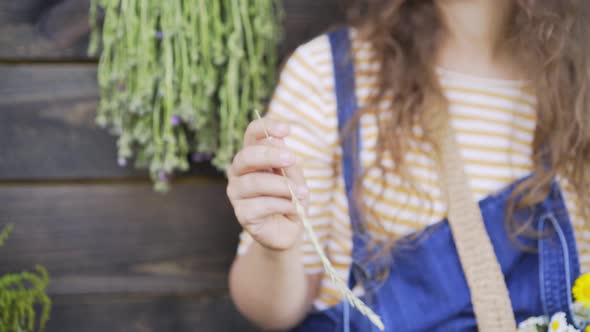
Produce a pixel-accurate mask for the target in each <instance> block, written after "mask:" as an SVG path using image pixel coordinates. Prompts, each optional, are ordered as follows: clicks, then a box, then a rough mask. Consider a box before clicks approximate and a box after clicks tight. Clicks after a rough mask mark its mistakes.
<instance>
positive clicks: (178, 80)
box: [89, 0, 281, 190]
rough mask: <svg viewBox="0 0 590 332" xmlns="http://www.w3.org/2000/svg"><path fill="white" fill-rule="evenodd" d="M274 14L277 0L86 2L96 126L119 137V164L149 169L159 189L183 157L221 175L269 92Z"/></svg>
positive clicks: (276, 25)
mask: <svg viewBox="0 0 590 332" xmlns="http://www.w3.org/2000/svg"><path fill="white" fill-rule="evenodd" d="M99 7H100V8H102V9H103V10H104V12H105V19H104V24H103V27H102V38H99V37H98V36H99V35H100V33H101V31H100V28H99V27H98V24H96V16H97V14H96V13H97V11H98V8H99ZM280 13H281V10H280V1H279V0H249V1H241V0H216V1H208V0H167V1H161V0H94V1H93V5H92V8H91V15H90V16H91V25H92V27H93V28H94V33H93V37H91V45H90V48H89V51H90V52H96V50H97V49H98V40H99V39H100V40H102V43H101V44H102V48H103V50H102V55H101V58H100V64H99V70H98V81H99V86H100V89H101V102H100V106H99V112H98V115H97V123H98V124H99V125H101V126H104V127H106V128H109V129H110V131H111V132H113V133H114V134H115V135H117V136H119V139H118V143H117V145H118V149H119V161H120V164H125V161H126V160H129V159H135V163H136V166H138V167H142V168H149V170H150V174H151V177H152V179H153V180H154V181H155V186H156V189H157V190H166V189H167V188H168V176H169V175H171V174H172V173H174V172H176V171H184V170H187V169H188V168H189V162H188V160H189V158H190V156H191V155H196V159H199V160H201V159H203V158H204V157H207V156H211V155H214V156H215V158H214V159H213V164H214V165H215V166H216V167H218V168H219V169H221V170H225V168H226V167H227V166H228V165H229V163H230V162H231V159H232V157H233V155H234V154H235V152H236V151H237V149H239V148H240V147H241V143H242V142H241V140H242V133H243V132H244V130H245V127H246V126H247V124H248V122H249V121H250V119H251V118H250V115H251V114H252V110H254V109H257V108H258V109H260V108H263V107H262V106H263V105H264V104H265V102H266V100H267V98H268V96H269V95H270V93H271V90H272V88H273V86H274V84H275V79H276V70H277V43H278V41H279V37H280V32H279V19H280V16H281V15H280Z"/></svg>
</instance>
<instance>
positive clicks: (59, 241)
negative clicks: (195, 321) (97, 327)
mask: <svg viewBox="0 0 590 332" xmlns="http://www.w3.org/2000/svg"><path fill="white" fill-rule="evenodd" d="M0 200H1V201H2V204H0V216H1V217H0V218H1V219H0V226H2V225H4V224H7V223H12V224H14V226H15V230H14V233H13V234H12V235H11V237H10V238H9V240H8V241H7V243H6V244H5V246H4V247H3V248H2V249H1V250H0V275H1V274H3V273H8V272H15V271H21V270H27V269H31V268H32V267H33V266H34V265H35V264H41V265H43V266H45V267H46V268H47V269H48V271H49V273H50V274H51V279H52V282H51V284H50V293H51V294H52V295H71V294H90V293H91V294H101V293H128V294H150V293H155V294H183V295H190V294H199V293H202V292H210V291H224V290H225V289H226V288H227V271H228V268H229V264H230V262H231V260H232V259H233V256H234V254H235V250H236V244H237V241H238V233H239V225H238V224H237V222H236V221H235V219H234V216H233V210H232V209H231V206H230V204H229V202H228V201H227V199H226V198H225V183H224V182H221V181H201V182H195V183H192V182H188V183H176V184H175V186H174V189H173V190H172V191H171V192H170V193H169V194H167V195H162V194H157V193H154V192H153V191H152V188H151V185H150V184H149V183H147V182H146V183H145V184H106V185H98V184H97V185H45V186H36V185H18V186H16V185H15V186H6V185H4V186H0Z"/></svg>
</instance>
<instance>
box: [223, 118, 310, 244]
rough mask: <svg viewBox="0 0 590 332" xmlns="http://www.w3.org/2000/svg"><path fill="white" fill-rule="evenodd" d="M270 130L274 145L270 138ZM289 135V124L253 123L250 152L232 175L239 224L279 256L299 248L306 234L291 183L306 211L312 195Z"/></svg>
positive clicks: (248, 143) (229, 190) (240, 158)
mask: <svg viewBox="0 0 590 332" xmlns="http://www.w3.org/2000/svg"><path fill="white" fill-rule="evenodd" d="M265 128H266V129H267V130H268V134H269V135H270V136H271V137H272V140H268V139H267V138H266V135H265ZM287 135H289V127H288V126H287V125H286V124H284V123H279V122H275V121H271V120H269V119H260V120H255V121H253V122H252V123H250V125H249V126H248V129H247V130H246V134H245V136H244V148H243V149H242V150H241V151H240V152H239V153H238V154H237V155H236V156H235V158H234V160H233V163H232V165H231V167H230V168H229V170H228V174H227V175H228V186H227V196H228V197H229V199H230V201H231V203H232V205H233V207H234V211H235V214H236V217H237V219H238V222H239V223H240V224H241V225H242V227H243V228H244V229H245V230H246V231H248V233H250V235H252V237H253V238H254V239H255V240H256V241H257V242H258V243H260V244H261V245H262V246H263V247H266V248H268V249H272V250H279V251H282V250H287V249H291V248H293V247H294V246H295V245H296V244H298V242H299V240H300V238H301V232H302V230H303V226H302V223H301V221H300V220H299V218H298V217H297V212H296V209H295V205H294V204H293V202H292V201H291V193H290V191H289V186H288V183H289V184H290V185H291V188H292V189H293V192H294V193H295V194H296V195H297V198H298V199H299V201H300V203H302V204H303V205H304V206H307V202H308V195H309V194H308V193H309V191H308V189H307V187H306V185H305V179H304V177H303V172H302V171H301V169H300V168H299V167H297V165H296V157H295V154H294V153H292V152H291V151H289V150H288V149H287V147H286V146H285V144H284V141H283V138H285V137H286V136H287ZM281 168H282V169H284V170H285V173H286V175H287V177H286V178H285V177H283V176H282V175H281Z"/></svg>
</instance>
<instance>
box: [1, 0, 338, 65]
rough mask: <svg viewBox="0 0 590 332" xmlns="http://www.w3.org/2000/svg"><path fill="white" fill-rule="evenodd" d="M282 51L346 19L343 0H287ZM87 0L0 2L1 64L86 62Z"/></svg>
mask: <svg viewBox="0 0 590 332" xmlns="http://www.w3.org/2000/svg"><path fill="white" fill-rule="evenodd" d="M283 2H284V8H285V14H286V15H285V20H284V23H283V24H284V26H285V36H286V39H285V42H284V45H283V47H282V48H281V49H282V51H283V53H284V54H286V53H288V52H290V51H291V50H292V49H293V48H294V47H296V46H297V45H299V44H301V43H302V42H303V41H305V40H307V39H309V38H311V37H312V36H314V35H317V34H319V33H321V32H322V31H324V30H325V29H326V28H327V27H329V26H331V25H333V24H335V23H340V22H342V21H343V15H342V10H341V6H339V0H320V1H318V0H283ZM88 3H89V0H61V1H57V0H21V1H9V0H4V1H0V60H1V59H4V60H6V59H10V60H18V59H21V60H22V59H28V60H51V59H54V60H55V59H61V60H64V59H68V60H87V59H88V57H87V54H86V49H87V46H86V45H87V42H88V35H87V34H88V31H89V29H88V24H87V22H88V17H87V13H88Z"/></svg>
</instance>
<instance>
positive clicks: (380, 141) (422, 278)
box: [227, 0, 590, 331]
mask: <svg viewBox="0 0 590 332" xmlns="http://www.w3.org/2000/svg"><path fill="white" fill-rule="evenodd" d="M588 19H590V2H589V1H586V0H519V1H516V0H357V1H352V3H351V4H350V24H349V27H348V28H346V29H340V30H337V31H335V32H332V33H330V34H327V35H324V36H321V37H318V38H316V39H315V40H313V41H311V42H309V43H307V44H305V45H303V46H301V47H300V48H298V49H297V50H296V52H295V53H294V54H293V56H292V57H291V58H290V59H289V61H288V62H287V64H286V66H285V68H284V71H283V73H282V75H281V80H280V83H279V85H278V88H277V90H276V92H275V95H274V98H273V99H272V102H271V104H270V108H269V113H268V116H267V117H266V118H265V119H263V120H259V121H254V122H252V123H251V125H250V126H249V128H248V130H247V132H246V134H245V144H244V148H243V150H242V151H240V152H239V153H238V155H237V156H236V157H235V159H234V162H233V164H232V166H231V168H230V170H229V171H228V177H229V185H228V188H227V192H228V196H229V198H230V200H231V202H232V204H233V207H234V209H235V213H236V216H237V219H238V221H239V222H240V224H241V225H242V226H243V228H244V230H245V231H244V233H243V235H242V241H241V244H240V247H239V250H238V256H237V258H236V260H235V262H234V264H233V267H232V270H231V273H230V288H231V294H232V297H233V299H234V301H235V303H236V305H237V307H238V308H239V310H240V311H241V312H242V313H243V314H244V315H245V316H246V317H248V318H249V319H250V320H252V321H253V322H255V323H256V324H257V325H259V326H260V327H261V328H263V329H266V330H289V329H294V330H296V331H340V330H344V331H372V329H374V327H373V326H372V325H371V324H370V322H368V320H367V319H366V318H364V317H363V316H362V315H360V314H359V313H358V312H357V311H355V310H352V309H350V308H349V306H348V305H347V303H346V302H345V301H342V298H341V296H340V294H339V292H338V291H337V289H336V288H335V287H334V284H333V283H332V281H331V280H330V278H329V277H328V276H327V275H324V274H323V272H322V267H321V264H320V260H319V257H317V255H316V254H315V253H314V251H313V248H312V246H311V245H310V242H309V239H307V238H306V237H305V236H302V234H303V231H302V229H303V228H302V224H301V222H300V220H298V218H297V217H296V213H295V207H294V205H293V203H292V201H291V200H290V191H289V188H288V185H289V184H290V185H291V187H292V188H295V189H296V190H295V191H296V195H297V196H298V198H299V199H300V200H301V201H302V202H304V205H306V208H307V214H308V217H309V220H310V221H311V222H312V223H313V225H314V228H315V230H316V232H317V233H318V235H319V237H320V239H321V241H322V244H323V246H324V248H325V250H326V251H327V253H328V256H329V258H330V260H331V261H332V263H333V264H334V266H335V268H336V269H337V271H338V273H339V274H340V277H342V278H343V279H344V280H346V281H347V282H348V283H349V285H350V286H351V287H353V288H354V291H355V292H356V293H358V294H362V295H363V298H364V299H365V300H366V302H368V304H369V305H370V306H371V307H372V308H373V310H374V311H375V312H377V313H378V314H379V315H380V316H381V318H382V319H383V322H384V324H385V330H386V331H474V330H476V329H477V326H478V323H479V324H480V325H479V327H480V328H481V329H482V330H484V329H483V328H482V325H483V323H482V322H484V321H486V319H487V321H488V323H489V322H490V321H494V320H497V321H498V322H499V323H498V325H497V326H496V327H495V328H494V327H492V328H491V330H495V331H508V330H511V331H514V329H515V326H516V325H515V322H520V321H523V320H524V319H526V318H528V317H531V316H539V315H552V314H553V313H555V312H558V311H563V312H565V313H566V314H567V315H568V317H569V318H570V319H571V297H570V293H569V289H571V282H572V280H574V278H576V277H577V276H578V275H579V274H580V270H586V271H587V270H588V269H589V268H590V252H589V250H590V230H588V228H587V226H586V225H585V223H584V222H585V220H586V217H587V216H588V211H587V210H588V207H589V206H590V198H589V194H588V189H587V188H588V186H589V185H590V168H588V167H587V166H588V162H589V161H590V114H589V112H590V109H589V107H588V106H589V105H590V104H589V103H590V43H589V42H588V41H587V38H588V36H590V25H588V24H587V22H588ZM265 128H268V132H269V134H270V135H271V136H272V138H273V139H272V140H267V139H265ZM445 128H447V129H445ZM441 133H442V134H441ZM281 168H284V169H285V171H286V175H287V180H286V179H285V178H283V177H281V176H280V173H279V172H278V170H279V169H281ZM451 177H452V178H453V180H451ZM457 178H458V179H459V180H458V181H457ZM462 181H463V182H464V183H462ZM457 188H459V190H457ZM457 202H458V203H457ZM475 202H479V207H480V208H481V209H476V211H477V213H466V212H465V211H471V210H469V206H470V204H471V205H474V203H475ZM463 206H464V207H465V208H463ZM463 212H465V214H469V216H470V217H469V218H471V219H469V218H467V221H468V222H467V223H465V222H464V220H463V219H465V218H464V216H463V215H462V213H463ZM446 216H449V218H448V220H447V219H445V217H446ZM461 220H463V221H461ZM461 223H463V224H461ZM478 229H482V230H483V233H478V232H479V231H478ZM465 231H466V232H467V235H468V236H463V237H462V236H460V234H461V232H463V233H465ZM470 232H471V233H470ZM470 234H471V235H470ZM482 234H483V236H482ZM474 238H475V239H476V240H475V241H474ZM486 244H490V245H491V247H490V250H489V252H488V251H486ZM491 248H493V250H492V249H491ZM489 253H491V255H488V254H489ZM478 255H479V256H478ZM474 257H475V259H474ZM478 257H479V258H478ZM470 259H471V260H470ZM478 264H479V265H481V266H486V267H490V269H489V270H485V269H484V270H485V271H492V272H491V273H480V274H479V276H478V275H477V273H475V276H474V273H473V271H484V270H478V269H479V267H477V268H473V269H472V267H473V266H476V265H478ZM494 264H495V265H494ZM481 266H480V267H481ZM464 271H465V272H464ZM494 271H496V272H498V274H494V273H495V272H494ZM490 276H491V277H492V278H490ZM488 281H490V282H489V283H488ZM498 285H499V286H498ZM478 294H479V295H478ZM504 300H506V301H505V302H502V301H504ZM486 301H487V302H488V304H490V303H493V304H492V306H491V307H489V306H487V304H483V305H482V304H481V303H485V302H486ZM494 305H495V306H496V307H495V308H509V311H501V310H500V309H498V310H495V309H494V310H488V311H487V313H489V315H488V316H486V315H487V314H486V311H485V310H483V311H482V308H484V307H485V308H494ZM482 312H483V313H482ZM509 316H510V317H509ZM490 317H492V319H490ZM500 321H502V322H500ZM510 321H512V323H511V322H510ZM491 324H492V326H493V324H494V323H493V322H492V323H491ZM487 326H488V330H490V329H489V326H490V325H487Z"/></svg>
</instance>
